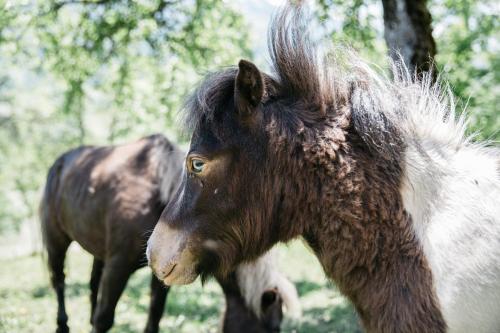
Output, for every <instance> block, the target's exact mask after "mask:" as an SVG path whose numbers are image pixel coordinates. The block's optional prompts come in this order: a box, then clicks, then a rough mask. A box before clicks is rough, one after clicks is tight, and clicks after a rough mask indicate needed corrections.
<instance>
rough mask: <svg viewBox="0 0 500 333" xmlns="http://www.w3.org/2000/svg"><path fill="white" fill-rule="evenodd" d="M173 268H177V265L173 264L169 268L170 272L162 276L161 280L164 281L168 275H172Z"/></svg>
mask: <svg viewBox="0 0 500 333" xmlns="http://www.w3.org/2000/svg"><path fill="white" fill-rule="evenodd" d="M175 267H177V263H175V264H173V265H172V268H170V270H169V271H168V273H167V274H165V275H164V276H163V280H166V279H167V278H168V277H169V276H170V275H172V273H173V272H174V269H175Z"/></svg>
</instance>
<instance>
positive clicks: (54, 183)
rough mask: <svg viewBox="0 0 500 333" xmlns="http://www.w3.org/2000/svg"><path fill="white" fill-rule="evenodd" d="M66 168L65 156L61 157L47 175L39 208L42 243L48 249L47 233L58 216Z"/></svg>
mask: <svg viewBox="0 0 500 333" xmlns="http://www.w3.org/2000/svg"><path fill="white" fill-rule="evenodd" d="M63 166H64V155H62V156H60V157H59V158H58V159H57V160H56V161H55V162H54V164H53V165H52V166H51V167H50V169H49V172H48V174H47V181H46V183H45V188H44V190H43V194H42V200H41V201H40V206H39V217H40V227H41V232H42V242H43V246H44V248H45V249H47V232H48V228H49V225H50V223H54V219H55V218H56V217H57V214H56V211H57V209H56V202H57V196H58V193H57V192H58V190H59V183H60V178H61V171H62V169H63Z"/></svg>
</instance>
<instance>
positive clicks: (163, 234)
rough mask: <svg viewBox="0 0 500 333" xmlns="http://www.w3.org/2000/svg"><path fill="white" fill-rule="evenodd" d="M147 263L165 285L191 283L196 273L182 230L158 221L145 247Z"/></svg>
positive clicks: (193, 260)
mask: <svg viewBox="0 0 500 333" xmlns="http://www.w3.org/2000/svg"><path fill="white" fill-rule="evenodd" d="M146 255H147V258H148V264H149V266H150V267H151V268H152V270H153V272H154V274H155V275H156V276H157V277H158V279H160V280H161V281H163V283H165V284H166V285H175V284H189V283H192V282H193V281H194V280H195V279H196V277H197V276H198V274H197V273H196V269H195V268H196V262H195V259H194V256H193V255H192V253H191V251H190V250H189V247H188V242H187V236H186V234H185V233H184V232H182V231H180V230H176V229H173V228H170V227H169V226H168V225H167V224H166V223H162V222H161V221H160V222H158V224H157V225H156V227H155V229H154V231H153V233H152V234H151V237H150V238H149V240H148V246H147V249H146Z"/></svg>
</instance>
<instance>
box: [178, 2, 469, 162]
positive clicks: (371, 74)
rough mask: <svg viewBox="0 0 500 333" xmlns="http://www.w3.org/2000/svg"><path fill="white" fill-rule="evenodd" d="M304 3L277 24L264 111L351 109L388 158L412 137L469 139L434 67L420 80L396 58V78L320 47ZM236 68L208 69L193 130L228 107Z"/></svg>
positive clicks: (313, 114)
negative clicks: (277, 107)
mask: <svg viewBox="0 0 500 333" xmlns="http://www.w3.org/2000/svg"><path fill="white" fill-rule="evenodd" d="M303 7H304V6H303V5H300V4H288V5H287V6H285V7H284V8H283V9H282V10H280V11H279V12H278V13H277V15H275V16H274V18H273V20H272V22H271V26H270V29H269V36H268V39H269V40H268V48H269V53H270V57H271V62H272V73H273V74H272V75H268V74H264V73H262V74H263V76H264V80H265V85H266V95H265V96H264V101H263V104H264V109H265V107H266V105H267V102H268V101H275V102H278V103H286V104H287V105H296V107H294V112H293V113H292V114H291V115H290V116H291V117H297V118H299V119H300V120H302V121H304V122H305V123H308V124H312V125H314V124H321V123H323V122H324V121H325V119H326V118H330V117H332V116H333V117H335V116H338V115H340V114H341V113H344V116H347V117H348V118H350V120H351V121H350V123H351V124H352V127H353V128H354V130H355V132H357V134H358V135H359V137H360V138H361V140H362V141H363V142H364V143H365V144H366V145H367V148H368V149H369V150H371V151H372V152H374V153H376V154H377V155H379V156H380V157H381V158H384V159H389V160H396V159H398V158H399V156H400V153H401V151H403V149H404V146H405V144H407V143H408V142H420V141H422V140H425V141H427V142H428V141H429V140H431V141H433V142H434V143H436V144H435V145H433V146H434V147H439V146H440V145H445V146H446V147H450V146H451V147H452V148H454V149H456V148H458V147H459V146H461V145H463V144H465V143H467V142H468V141H469V140H468V138H467V137H466V136H465V127H466V126H465V125H466V124H465V118H464V117H459V118H456V117H455V105H454V103H453V97H452V95H451V93H450V92H449V91H447V90H444V91H445V92H444V93H443V89H442V87H441V85H440V84H439V83H438V84H433V83H432V82H433V81H432V73H427V74H424V75H422V76H421V78H420V79H418V78H417V75H416V74H415V73H410V72H409V70H408V69H407V67H406V66H405V64H404V63H403V62H402V61H399V62H390V63H391V65H392V66H391V69H392V71H391V74H392V76H393V77H394V79H389V78H388V77H387V76H386V75H383V74H381V73H380V71H376V70H374V69H372V67H373V66H370V65H369V64H368V63H366V62H365V61H363V60H361V59H360V58H359V57H358V56H357V55H356V54H355V53H354V52H352V51H350V50H348V49H345V48H344V49H343V48H334V49H330V50H326V52H322V53H321V52H320V50H319V48H318V46H317V45H316V44H315V43H313V42H312V41H311V38H310V33H309V31H308V26H309V25H310V21H311V20H310V17H309V16H308V15H306V13H305V9H304V8H303ZM237 71H238V69H237V68H236V67H230V68H226V69H224V70H221V71H218V72H214V73H211V74H209V75H208V76H207V77H206V78H205V79H204V80H203V81H202V82H201V84H200V85H199V86H198V87H197V89H196V90H195V92H194V93H193V94H192V95H191V96H190V97H189V98H188V99H187V101H186V104H185V107H184V110H185V113H184V125H185V128H186V129H187V130H188V131H192V130H194V128H195V127H196V126H197V124H199V123H200V121H202V119H205V120H206V121H210V120H212V119H213V118H214V115H215V114H216V113H217V112H221V111H222V110H224V106H225V105H227V104H226V103H227V102H228V101H229V100H230V99H231V98H232V97H233V94H234V80H235V77H236V74H237ZM264 112H265V110H264ZM346 113H347V114H346ZM436 149H438V148H436Z"/></svg>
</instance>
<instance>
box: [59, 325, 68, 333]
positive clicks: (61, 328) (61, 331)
mask: <svg viewBox="0 0 500 333" xmlns="http://www.w3.org/2000/svg"><path fill="white" fill-rule="evenodd" d="M56 333H69V327H68V326H59V327H58V328H57V329H56Z"/></svg>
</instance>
